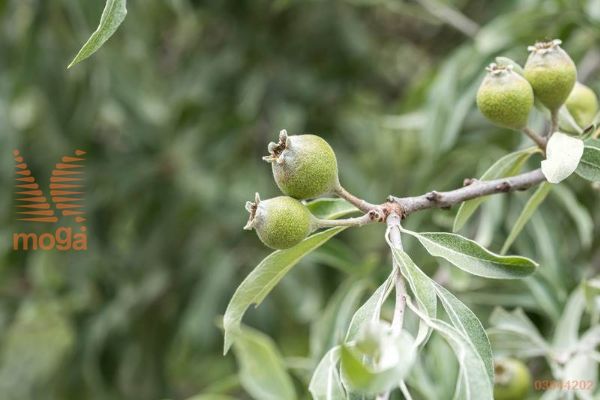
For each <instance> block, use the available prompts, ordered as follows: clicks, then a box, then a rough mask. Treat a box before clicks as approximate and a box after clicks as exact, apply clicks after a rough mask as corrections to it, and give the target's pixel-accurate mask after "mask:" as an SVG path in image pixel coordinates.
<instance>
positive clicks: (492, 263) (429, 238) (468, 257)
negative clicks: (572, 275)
mask: <svg viewBox="0 0 600 400" xmlns="http://www.w3.org/2000/svg"><path fill="white" fill-rule="evenodd" d="M403 231H404V232H405V233H408V234H410V235H412V236H414V237H416V238H417V239H418V240H419V242H421V244H422V245H423V246H424V247H425V249H426V250H427V251H428V252H429V253H430V254H431V255H433V256H436V257H442V258H444V259H445V260H447V261H449V262H450V263H452V264H454V265H455V266H457V267H458V268H460V269H462V270H463V271H466V272H468V273H470V274H473V275H477V276H482V277H485V278H493V279H519V278H524V277H526V276H528V275H531V274H532V273H533V272H534V271H535V269H536V268H537V264H536V263H535V262H534V261H532V260H530V259H529V258H526V257H520V256H501V255H498V254H494V253H492V252H491V251H489V250H487V249H485V248H483V247H482V246H481V245H479V244H478V243H477V242H475V241H473V240H470V239H467V238H465V237H463V236H460V235H457V234H454V233H445V232H426V233H417V232H412V231H409V230H403Z"/></svg>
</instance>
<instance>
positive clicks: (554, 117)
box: [548, 109, 558, 139]
mask: <svg viewBox="0 0 600 400" xmlns="http://www.w3.org/2000/svg"><path fill="white" fill-rule="evenodd" d="M557 130H558V109H556V110H552V111H550V132H548V139H550V136H552V134H553V133H554V132H556V131H557Z"/></svg>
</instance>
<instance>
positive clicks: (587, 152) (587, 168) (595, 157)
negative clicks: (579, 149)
mask: <svg viewBox="0 0 600 400" xmlns="http://www.w3.org/2000/svg"><path fill="white" fill-rule="evenodd" d="M575 172H576V173H577V175H579V176H581V177H582V178H585V179H587V180H588V181H593V182H600V147H594V146H589V145H586V146H585V148H584V149H583V156H581V161H580V162H579V166H578V167H577V170H575Z"/></svg>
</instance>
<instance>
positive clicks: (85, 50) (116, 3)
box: [67, 0, 127, 68]
mask: <svg viewBox="0 0 600 400" xmlns="http://www.w3.org/2000/svg"><path fill="white" fill-rule="evenodd" d="M126 15H127V0H107V1H106V5H105V6H104V11H102V16H101V17H100V24H99V25H98V28H97V29H96V31H95V32H94V33H92V35H91V36H90V38H89V39H88V40H87V42H85V44H84V45H83V47H81V50H79V53H77V55H76V56H75V58H74V59H73V61H71V63H70V64H69V66H68V67H67V68H71V67H72V66H73V65H75V64H77V63H79V62H81V61H83V60H85V59H86V58H88V57H89V56H91V55H92V54H94V53H95V52H96V51H98V49H100V47H102V45H103V44H104V43H105V42H106V41H107V40H108V39H109V38H110V37H111V36H112V35H113V34H114V33H115V32H116V30H117V28H118V27H119V25H121V23H122V22H123V21H124V20H125V16H126Z"/></svg>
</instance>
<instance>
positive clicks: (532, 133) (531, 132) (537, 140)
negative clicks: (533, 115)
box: [521, 126, 546, 151]
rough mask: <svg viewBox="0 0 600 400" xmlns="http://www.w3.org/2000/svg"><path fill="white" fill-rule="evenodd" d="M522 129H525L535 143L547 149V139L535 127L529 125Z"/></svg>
mask: <svg viewBox="0 0 600 400" xmlns="http://www.w3.org/2000/svg"><path fill="white" fill-rule="evenodd" d="M521 131H523V133H524V134H526V135H527V136H529V138H530V139H531V140H533V141H534V142H535V144H537V145H538V147H539V148H540V149H542V151H546V139H544V138H543V137H541V136H540V135H538V134H537V133H536V132H535V131H534V130H533V129H531V128H529V127H528V126H526V127H525V128H523V129H521Z"/></svg>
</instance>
